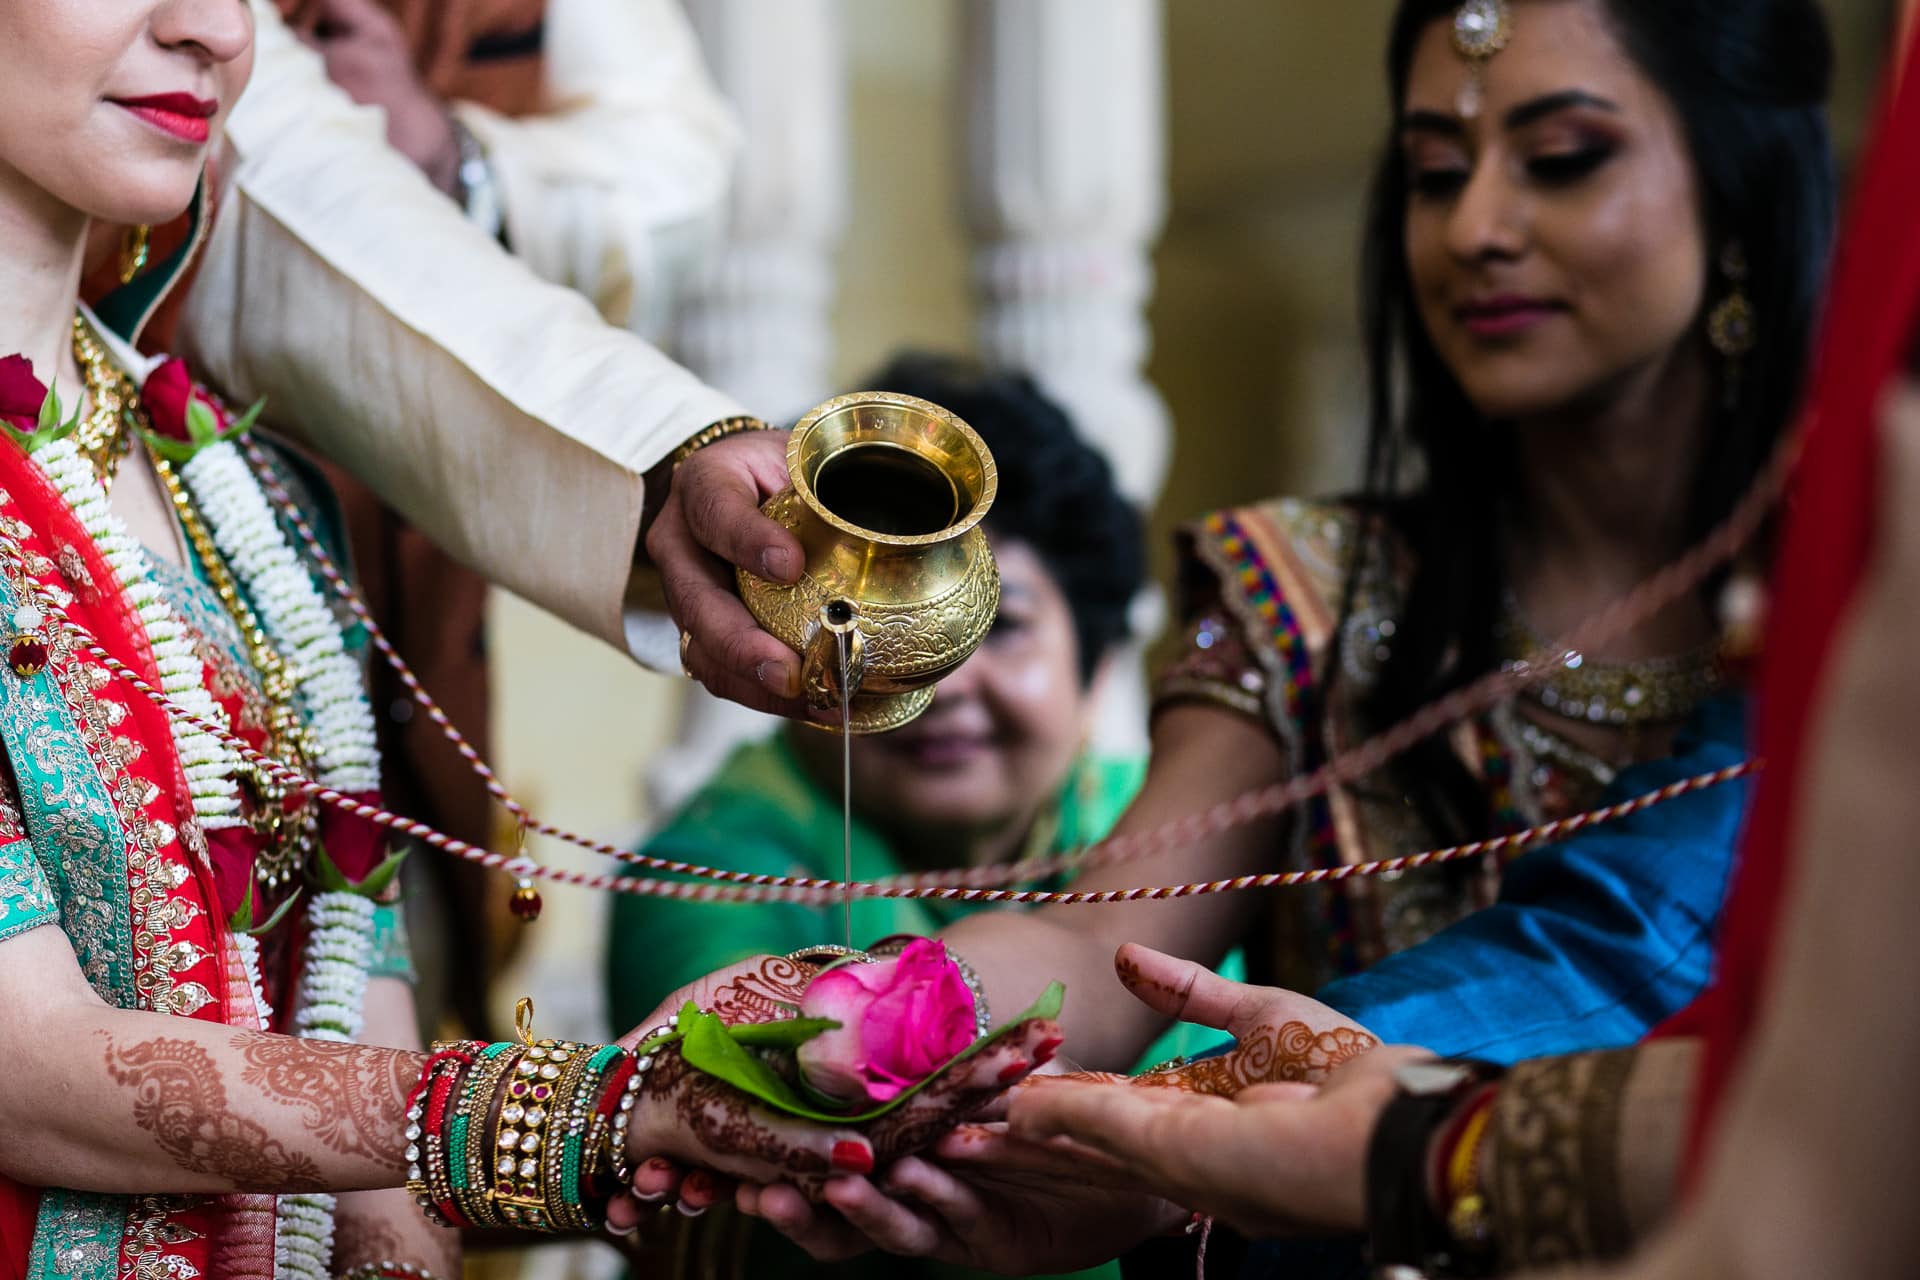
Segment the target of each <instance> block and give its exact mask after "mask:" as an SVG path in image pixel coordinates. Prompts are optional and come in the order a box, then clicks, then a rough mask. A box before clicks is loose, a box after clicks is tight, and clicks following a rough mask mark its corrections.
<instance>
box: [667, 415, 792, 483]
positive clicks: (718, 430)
mask: <svg viewBox="0 0 1920 1280" xmlns="http://www.w3.org/2000/svg"><path fill="white" fill-rule="evenodd" d="M778 430H780V428H779V427H776V426H774V425H773V424H772V423H771V422H765V421H763V420H761V419H759V418H755V417H751V416H749V415H745V414H743V415H741V416H740V417H737V418H722V419H720V421H718V422H713V423H709V424H707V425H706V426H704V427H702V428H700V430H699V432H698V433H696V434H695V435H693V436H691V437H690V438H689V439H688V440H687V442H686V443H685V444H683V445H681V446H680V447H679V448H678V449H675V450H674V451H673V453H672V455H671V456H670V461H671V462H672V469H673V470H674V471H678V470H679V469H680V467H681V465H682V464H683V463H685V462H686V460H687V459H688V458H691V457H692V456H693V455H694V454H696V453H698V452H700V451H701V450H702V449H704V448H706V447H707V446H708V445H710V444H715V443H717V442H719V441H721V440H725V439H726V438H727V437H728V436H737V435H739V434H740V433H741V432H743V431H778Z"/></svg>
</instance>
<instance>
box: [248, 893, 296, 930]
mask: <svg viewBox="0 0 1920 1280" xmlns="http://www.w3.org/2000/svg"><path fill="white" fill-rule="evenodd" d="M301 892H302V891H301V890H299V889H295V890H294V891H293V892H292V893H290V894H288V895H287V900H286V901H285V902H283V903H281V904H280V905H279V906H278V907H277V908H275V909H274V913H273V914H272V915H270V916H268V917H267V922H266V923H265V924H260V925H254V926H253V927H252V928H250V929H247V930H246V932H247V933H249V934H252V935H253V936H254V937H256V938H264V937H266V936H267V935H268V934H269V933H272V932H273V931H274V930H275V929H277V928H279V927H280V922H281V921H282V920H285V919H286V918H287V912H289V911H291V910H293V904H294V903H296V902H298V901H300V894H301ZM247 894H248V896H249V897H251V896H252V894H253V889H252V887H251V886H249V887H248V889H247ZM248 914H249V915H251V914H252V910H251V908H249V910H248Z"/></svg>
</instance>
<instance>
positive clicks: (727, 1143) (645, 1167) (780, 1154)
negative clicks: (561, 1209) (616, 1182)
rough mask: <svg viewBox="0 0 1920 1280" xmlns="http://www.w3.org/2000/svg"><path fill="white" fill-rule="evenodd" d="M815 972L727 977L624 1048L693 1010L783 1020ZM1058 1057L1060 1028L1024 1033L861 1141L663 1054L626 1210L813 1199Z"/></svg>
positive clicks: (784, 968) (635, 1152) (738, 967)
mask: <svg viewBox="0 0 1920 1280" xmlns="http://www.w3.org/2000/svg"><path fill="white" fill-rule="evenodd" d="M817 972H818V967H817V966H814V965H810V964H806V963H803V962H800V961H795V960H789V959H786V958H785V957H781V956H764V955H763V956H755V957H752V958H750V959H748V960H743V961H741V962H739V963H738V964H734V965H729V966H728V967H726V968H725V969H721V970H718V971H716V972H715V973H712V974H709V975H708V976H707V977H705V978H702V979H700V980H699V981H697V982H694V983H691V984H689V985H688V986H686V987H683V988H681V989H680V990H679V991H676V992H675V993H674V994H673V995H671V996H669V997H668V998H667V999H666V1000H665V1001H664V1002H662V1004H661V1005H660V1007H659V1008H658V1009H657V1010H656V1011H655V1014H654V1016H653V1017H652V1018H650V1019H648V1020H647V1021H646V1022H644V1023H642V1024H641V1025H640V1026H639V1027H636V1028H635V1029H634V1030H633V1031H632V1032H629V1033H628V1034H627V1035H626V1036H624V1037H622V1039H621V1043H622V1044H623V1045H626V1046H628V1047H632V1046H633V1045H634V1044H636V1043H637V1042H638V1041H640V1040H641V1039H644V1038H645V1037H646V1036H647V1035H648V1034H649V1033H650V1032H651V1031H652V1030H653V1029H655V1028H656V1027H658V1026H660V1025H662V1024H664V1023H665V1022H666V1021H667V1019H668V1018H669V1017H671V1016H672V1015H673V1014H674V1013H675V1012H677V1011H678V1010H679V1009H680V1008H682V1007H683V1006H684V1005H685V1004H686V1003H687V1002H688V1001H692V1002H693V1003H694V1004H695V1005H696V1006H698V1007H699V1008H701V1009H703V1010H705V1011H707V1012H710V1013H713V1014H715V1015H717V1016H718V1017H720V1018H721V1019H722V1020H723V1021H725V1022H727V1023H729V1024H741V1023H754V1022H769V1021H773V1020H774V1019H776V1018H782V1017H786V1016H788V1015H789V1013H790V1011H791V1009H792V1008H793V1007H794V1006H796V1005H798V1004H799V1003H800V998H801V996H802V994H803V993H804V992H805V990H806V986H807V983H808V982H809V981H811V980H812V978H813V975H814V974H815V973H817ZM1060 1045H1061V1034H1060V1028H1059V1025H1058V1024H1057V1023H1054V1022H1050V1021H1046V1020H1043V1019H1033V1020H1031V1021H1028V1022H1025V1023H1022V1024H1020V1025H1019V1026H1017V1027H1014V1028H1011V1029H1009V1030H1008V1031H1007V1032H1006V1033H1004V1034H1003V1035H1002V1036H1001V1037H1000V1038H999V1039H998V1040H996V1041H995V1042H994V1043H993V1044H992V1045H991V1046H989V1047H988V1048H987V1049H985V1050H983V1051H982V1052H980V1053H978V1054H976V1055H975V1056H974V1057H972V1058H970V1059H968V1060H967V1062H966V1063H964V1064H963V1065H962V1066H961V1067H959V1068H957V1069H955V1070H953V1071H950V1072H947V1073H946V1074H944V1075H942V1076H941V1077H940V1078H939V1079H937V1080H935V1081H933V1082H932V1083H931V1084H929V1085H928V1086H927V1087H926V1088H924V1089H921V1090H920V1091H919V1092H918V1093H916V1094H915V1095H914V1096H913V1097H912V1098H910V1099H909V1100H908V1101H907V1102H906V1103H904V1104H903V1105H901V1106H900V1107H898V1108H896V1109H895V1110H893V1111H891V1112H889V1113H888V1114H887V1115H885V1116H884V1117H882V1118H880V1119H878V1120H876V1121H873V1122H872V1123H871V1124H869V1125H867V1126H865V1127H864V1128H863V1129H859V1130H856V1129H853V1128H851V1127H842V1126H831V1125H824V1124H817V1123H813V1122H810V1121H806V1120H801V1119H798V1118H796V1117H792V1116H787V1115H782V1114H777V1113H774V1112H772V1111H770V1110H769V1109H767V1108H766V1107H764V1106H761V1105H760V1104H759V1103H758V1102H756V1101H755V1100H753V1099H751V1098H748V1097H747V1096H746V1095H745V1094H742V1093H740V1092H739V1091H737V1090H735V1089H733V1088H731V1087H730V1086H728V1085H726V1084H724V1083H723V1082H721V1081H718V1080H715V1079H713V1078H712V1077H709V1076H705V1075H703V1074H701V1073H699V1072H697V1071H693V1070H692V1069H691V1068H689V1067H688V1066H687V1065H686V1063H685V1062H684V1061H683V1060H682V1059H681V1058H680V1056H679V1054H678V1053H677V1052H673V1051H671V1050H669V1051H668V1052H666V1053H663V1054H660V1055H656V1059H657V1060H656V1062H655V1064H654V1065H653V1067H652V1068H651V1069H650V1070H649V1071H648V1073H647V1076H646V1082H645V1084H644V1085H643V1086H642V1091H641V1099H640V1101H639V1103H638V1104H637V1105H636V1108H635V1114H634V1118H633V1121H632V1123H631V1125H630V1126H629V1131H628V1150H629V1156H630V1159H631V1161H632V1162H633V1167H634V1169H635V1176H634V1186H633V1197H632V1198H634V1199H636V1200H638V1201H640V1202H641V1203H643V1204H653V1203H658V1202H659V1201H661V1200H663V1199H665V1198H666V1197H668V1196H674V1195H676V1194H677V1197H678V1200H677V1203H678V1204H679V1206H680V1207H681V1209H682V1211H683V1212H685V1211H694V1212H697V1211H698V1210H700V1209H703V1208H705V1207H706V1206H707V1205H708V1204H711V1203H713V1201H714V1200H716V1199H718V1198H721V1197H723V1196H724V1195H725V1194H727V1193H730V1192H731V1190H732V1181H731V1180H732V1179H734V1178H741V1179H748V1180H751V1181H754V1182H756V1183H791V1184H793V1186H795V1187H797V1188H800V1189H801V1190H802V1191H803V1192H805V1193H806V1194H810V1195H814V1196H818V1195H819V1194H820V1192H821V1190H822V1188H823V1186H824V1184H825V1182H826V1180H827V1179H829V1178H831V1177H835V1176H838V1175H845V1174H856V1175H857V1174H865V1173H868V1172H871V1171H872V1170H873V1169H874V1168H876V1167H878V1166H881V1165H885V1164H888V1163H891V1162H892V1161H894V1160H897V1159H899V1158H900V1157H902V1156H905V1155H909V1154H912V1153H913V1152H915V1151H918V1150H921V1149H922V1148H924V1147H926V1146H928V1145H929V1144H931V1143H932V1142H934V1141H935V1140H937V1139H938V1138H939V1137H940V1136H941V1135H943V1134H945V1133H947V1132H948V1131H949V1130H951V1129H952V1128H953V1127H954V1126H955V1125H957V1124H959V1123H960V1122H962V1121H963V1120H966V1119H967V1118H969V1117H971V1116H973V1115H976V1114H978V1113H979V1112H981V1111H982V1110H983V1109H985V1108H987V1107H990V1106H992V1105H993V1104H994V1103H996V1102H997V1101H999V1100H1000V1099H1001V1097H1002V1096H1003V1095H1004V1094H1005V1092H1006V1091H1007V1090H1008V1089H1010V1088H1011V1087H1013V1085H1015V1084H1016V1083H1018V1082H1019V1081H1020V1080H1022V1079H1025V1078H1026V1077H1027V1075H1029V1074H1030V1073H1032V1072H1033V1071H1034V1070H1036V1069H1037V1068H1039V1067H1041V1066H1043V1065H1045V1064H1046V1063H1047V1062H1048V1061H1050V1060H1051V1059H1052V1058H1053V1056H1054V1055H1055V1054H1056V1053H1057V1052H1058V1050H1059V1048H1060ZM688 1169H693V1170H695V1171H696V1172H695V1173H687V1172H686V1170H688ZM699 1171H705V1172H699ZM707 1174H714V1175H720V1177H719V1178H716V1179H710V1178H708V1177H707V1176H706V1175H707ZM632 1208H633V1206H622V1207H621V1208H620V1210H619V1212H618V1213H616V1214H615V1215H614V1216H615V1220H616V1223H617V1224H618V1225H624V1224H625V1222H626V1220H627V1219H628V1218H629V1217H630V1216H631V1214H630V1212H629V1211H630V1210H631V1209H632Z"/></svg>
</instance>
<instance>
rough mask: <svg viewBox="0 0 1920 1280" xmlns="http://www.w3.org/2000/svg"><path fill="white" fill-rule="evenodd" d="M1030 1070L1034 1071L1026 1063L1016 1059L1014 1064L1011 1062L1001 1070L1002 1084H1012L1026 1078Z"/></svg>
mask: <svg viewBox="0 0 1920 1280" xmlns="http://www.w3.org/2000/svg"><path fill="white" fill-rule="evenodd" d="M1030 1070H1032V1068H1031V1067H1029V1066H1028V1065H1027V1064H1026V1063H1024V1062H1022V1061H1020V1060H1019V1059H1018V1058H1015V1059H1014V1060H1013V1061H1012V1062H1009V1063H1008V1064H1007V1065H1006V1066H1004V1067H1002V1068H1000V1083H1001V1084H1012V1083H1013V1082H1014V1081H1015V1080H1018V1079H1019V1078H1020V1077H1021V1076H1024V1075H1025V1074H1027V1072H1028V1071H1030Z"/></svg>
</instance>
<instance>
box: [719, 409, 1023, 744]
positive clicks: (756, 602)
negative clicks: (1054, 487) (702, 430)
mask: <svg viewBox="0 0 1920 1280" xmlns="http://www.w3.org/2000/svg"><path fill="white" fill-rule="evenodd" d="M787 475H788V477H789V478H790V479H791V480H792V482H793V487H792V488H790V489H787V490H785V491H784V492H781V493H778V494H776V495H774V496H773V497H772V498H770V499H768V500H767V503H766V505H765V506H764V507H762V508H761V510H763V511H765V512H766V514H767V515H768V516H770V517H771V518H773V519H774V520H776V521H778V522H779V523H780V524H782V525H784V526H786V527H787V528H788V529H791V530H792V531H793V532H794V534H795V536H797V537H798V538H799V539H800V545H801V546H802V547H804V548H805V549H806V558H807V563H806V571H805V572H804V573H803V574H802V575H801V578H800V580H799V581H798V582H796V583H794V584H793V585H792V586H786V585H783V584H781V583H776V582H768V581H766V580H765V579H763V578H757V577H754V576H753V575H752V574H750V573H747V572H746V571H744V570H742V571H740V574H739V582H740V596H741V598H742V599H743V600H745V601H746V603H747V608H748V610H749V611H751V612H752V614H753V616H754V618H755V619H756V620H758V621H759V623H760V625H761V626H762V627H764V628H766V629H767V630H768V631H769V632H771V633H772V634H774V635H776V636H778V637H779V638H780V639H781V640H783V641H785V642H786V643H787V644H788V645H790V646H792V648H793V649H794V650H795V652H797V653H799V654H800V655H801V659H802V661H801V686H802V688H803V690H804V692H805V694H806V698H807V701H808V703H809V704H810V705H811V706H814V707H816V708H821V709H834V708H838V707H839V706H840V705H841V700H842V699H843V698H846V699H848V727H849V728H850V729H851V730H852V731H853V732H854V733H881V732H884V731H885V730H888V729H897V728H899V727H900V726H901V725H903V724H905V723H907V722H908V721H909V720H911V719H913V718H914V717H915V716H917V715H919V714H920V713H921V712H922V711H924V710H926V709H927V704H928V703H930V702H932V701H933V685H934V683H935V682H936V681H938V680H939V679H940V678H941V677H943V676H945V675H946V674H947V673H948V672H950V671H952V670H953V669H954V668H955V667H957V666H959V665H960V664H961V663H962V662H963V661H965V660H966V658H967V656H968V655H969V654H971V653H972V652H973V651H974V650H975V649H976V648H978V647H979V644H980V641H981V639H982V638H983V637H984V636H985V635H986V634H987V629H988V628H989V627H991V626H992V625H993V619H994V615H995V613H997V612H998V610H999V608H1000V573H999V570H997V569H996V568H995V567H994V563H993V552H992V551H991V550H989V549H988V547H987V538H986V534H985V533H983V532H982V531H981V529H980V521H981V519H982V518H984V517H985V516H986V514H987V508H989V507H991V506H992V505H993V495H994V492H995V491H996V489H997V488H998V487H999V473H998V472H997V471H996V470H995V468H994V465H993V455H992V454H990V453H988V452H987V446H986V445H985V444H984V443H982V442H981V439H980V437H979V436H977V435H975V434H974V431H973V428H972V427H969V426H968V425H967V424H966V423H964V422H962V421H960V419H958V418H956V417H954V416H953V415H952V414H951V413H948V412H947V411H946V410H945V409H942V408H941V407H940V406H939V405H936V404H929V403H928V402H927V401H925V400H917V399H915V398H914V397H912V396H903V395H895V394H893V393H891V392H885V391H866V392H860V393H858V394H855V395H849V396H841V397H839V398H838V399H835V400H829V401H827V402H826V403H825V404H823V405H821V406H819V407H818V408H816V409H814V410H813V411H812V412H811V413H809V414H807V416H806V417H804V418H802V419H800V421H799V423H798V424H797V425H796V426H795V427H794V429H793V435H792V437H791V438H790V439H789V440H788V442H787ZM843 642H844V644H845V647H846V663H847V680H846V682H845V684H846V687H845V688H844V689H843V688H842V682H841V672H840V663H841V656H840V648H841V645H842V643H843Z"/></svg>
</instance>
